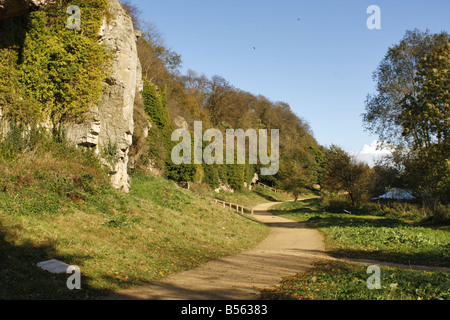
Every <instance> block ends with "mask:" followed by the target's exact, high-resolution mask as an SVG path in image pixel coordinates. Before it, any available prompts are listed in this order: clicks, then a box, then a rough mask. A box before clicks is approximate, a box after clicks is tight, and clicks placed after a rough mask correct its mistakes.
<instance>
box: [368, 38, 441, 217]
mask: <svg viewBox="0 0 450 320" xmlns="http://www.w3.org/2000/svg"><path fill="white" fill-rule="evenodd" d="M449 43H450V36H449V35H448V34H447V33H445V32H442V33H440V34H430V33H429V32H419V31H417V30H415V31H409V32H408V33H407V34H406V36H405V38H404V39H403V40H402V41H401V42H400V44H398V45H396V46H394V47H393V48H390V49H389V51H388V54H387V55H386V57H385V59H384V60H383V61H382V63H381V64H380V67H379V68H378V70H377V73H376V74H375V80H377V82H378V87H377V89H378V95H375V96H369V98H368V100H367V104H366V109H367V113H366V114H365V115H364V121H365V123H366V125H367V127H368V129H369V130H371V131H372V132H376V133H378V134H379V135H380V136H381V137H382V138H385V139H386V140H388V141H389V142H395V143H396V144H397V145H398V146H399V148H401V149H403V150H407V152H405V153H404V156H403V157H401V158H399V161H398V162H399V163H401V164H402V166H403V167H404V169H405V170H404V172H405V174H406V178H407V181H409V187H411V188H412V189H413V190H415V191H416V193H417V195H418V196H419V197H421V198H422V200H423V201H424V202H425V203H426V204H428V205H429V206H430V207H432V208H433V209H434V208H436V207H437V205H438V204H439V203H441V202H448V194H449V189H450V188H449V180H450V179H449V176H450V167H449V158H450V156H449V154H450V141H449V132H450V118H449V114H450V104H449V99H450V93H449V92H450V77H449V72H450V71H449V70H450V45H449Z"/></svg>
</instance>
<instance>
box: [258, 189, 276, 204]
mask: <svg viewBox="0 0 450 320" xmlns="http://www.w3.org/2000/svg"><path fill="white" fill-rule="evenodd" d="M254 192H255V193H256V194H257V195H259V196H261V197H263V198H264V199H266V200H269V201H270V202H278V201H280V199H276V198H275V197H273V196H271V195H269V194H266V193H264V192H263V191H262V190H260V189H256V190H255V191H254Z"/></svg>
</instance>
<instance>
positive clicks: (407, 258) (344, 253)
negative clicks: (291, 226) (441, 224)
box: [271, 199, 450, 267]
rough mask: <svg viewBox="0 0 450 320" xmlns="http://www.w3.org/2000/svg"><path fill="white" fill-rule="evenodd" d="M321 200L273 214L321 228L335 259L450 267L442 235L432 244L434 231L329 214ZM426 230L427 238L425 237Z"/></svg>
mask: <svg viewBox="0 0 450 320" xmlns="http://www.w3.org/2000/svg"><path fill="white" fill-rule="evenodd" d="M317 201H318V200H316V199H314V200H307V201H303V202H301V203H298V204H295V205H291V204H289V205H284V209H280V208H278V209H277V208H275V209H274V210H271V213H272V214H275V215H283V216H287V217H288V218H292V219H294V220H298V221H301V222H303V223H304V224H305V225H306V226H308V227H311V228H315V229H320V230H321V231H322V232H324V233H325V234H326V235H327V238H329V241H327V242H328V248H329V249H328V250H327V254H329V255H330V256H332V257H335V258H352V259H366V260H376V261H383V262H393V263H400V264H406V265H408V264H410V265H423V266H439V267H449V266H450V254H449V252H450V243H448V241H447V242H446V241H445V238H442V234H439V237H441V239H444V240H440V242H439V241H437V242H436V243H435V244H428V243H427V241H428V239H429V238H433V237H434V234H429V233H428V232H427V231H426V230H425V231H424V230H423V229H421V230H417V231H416V229H415V226H412V225H410V224H408V223H406V222H404V221H401V220H397V219H389V218H383V217H379V216H359V215H349V214H341V213H340V214H336V213H329V212H326V211H324V210H321V208H320V207H319V206H318V204H319V203H318V202H317ZM336 227H338V228H339V229H336ZM336 230H337V231H336ZM336 232H337V233H336ZM424 232H425V235H426V236H425V237H426V238H425V239H422V238H421V236H422V233H424ZM436 236H438V234H436ZM342 239H345V240H342ZM352 239H354V241H352Z"/></svg>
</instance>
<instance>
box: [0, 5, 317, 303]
mask: <svg viewBox="0 0 450 320" xmlns="http://www.w3.org/2000/svg"><path fill="white" fill-rule="evenodd" d="M17 3H18V2H17V1H14V0H9V1H7V0H5V1H0V30H1V33H0V71H1V74H2V75H5V76H3V77H2V78H1V79H0V169H1V170H0V204H1V205H0V251H1V256H2V259H0V268H1V270H2V271H3V275H4V277H3V278H2V281H1V285H0V298H1V299H55V298H58V299H60V298H62V299H68V298H79V299H91V298H95V297H99V296H102V295H107V294H108V293H110V292H111V291H114V290H117V289H123V288H126V287H128V286H131V285H138V284H142V283H144V282H148V281H152V280H157V279H161V278H163V277H166V276H168V275H170V274H172V273H175V272H179V271H181V270H185V269H189V268H192V267H194V266H197V265H199V264H201V263H203V262H205V261H209V260H212V259H216V258H218V257H221V256H224V255H229V254H231V253H236V252H240V251H242V250H244V249H248V248H251V247H252V246H254V245H255V244H257V243H258V242H259V241H261V240H262V239H263V238H264V237H265V236H266V235H267V233H268V229H267V227H265V226H263V225H261V224H259V223H257V222H255V221H253V220H252V219H249V218H248V217H242V216H240V215H238V214H236V213H232V212H230V211H228V210H225V209H223V208H221V207H220V206H217V205H215V204H213V203H212V202H211V201H210V198H212V197H218V198H222V199H225V200H229V201H239V202H240V203H243V204H244V205H247V206H253V205H256V204H258V203H263V202H267V201H269V200H268V199H270V200H277V199H280V200H281V199H285V198H278V197H279V196H280V195H278V194H272V193H270V192H267V191H259V192H256V193H255V192H250V191H249V190H248V187H249V186H250V184H251V183H252V181H253V183H254V182H255V181H257V180H258V179H260V181H263V182H265V183H266V184H270V185H272V186H275V187H278V188H282V187H286V188H288V189H289V186H290V184H289V183H290V180H289V179H290V178H292V176H293V172H297V173H298V175H297V176H296V177H297V178H298V177H299V176H302V177H303V178H304V179H303V181H304V183H303V184H302V185H301V188H298V190H297V191H299V190H303V189H304V188H310V187H311V185H312V184H314V183H318V182H320V176H321V173H320V170H321V169H320V168H321V157H322V147H321V146H319V145H318V144H317V142H316V141H315V139H314V137H313V136H312V133H311V131H310V129H309V127H308V125H307V123H306V122H305V121H304V120H302V119H300V118H299V117H297V116H296V115H295V114H294V113H293V112H292V111H291V109H290V107H289V105H288V104H286V103H283V102H272V101H270V100H269V99H267V98H265V97H264V96H260V95H259V96H255V95H253V94H250V93H248V92H244V91H242V90H240V89H238V88H235V87H233V86H232V85H231V84H230V83H228V82H227V81H226V80H225V79H223V78H222V77H220V76H214V77H212V78H211V79H207V78H206V77H205V76H201V75H198V74H196V73H195V72H194V71H190V72H189V73H188V74H187V75H182V74H180V72H179V71H178V68H179V64H180V63H181V57H180V56H179V55H178V54H177V53H174V52H172V51H170V50H168V49H167V48H166V47H165V46H164V43H163V42H162V41H160V40H158V37H156V35H157V30H156V29H154V28H150V29H148V30H142V32H141V31H138V30H137V26H138V25H139V22H140V21H139V19H138V17H136V16H134V15H133V12H134V11H133V10H135V9H136V8H134V9H133V7H130V5H129V4H127V3H126V2H125V3H124V4H123V5H121V4H120V3H119V2H118V1H117V0H110V1H107V0H95V1H86V0H78V1H70V3H69V1H66V0H61V1H56V2H54V1H48V2H47V1H43V2H40V4H41V6H39V5H38V4H36V5H34V2H33V5H31V6H29V7H23V8H18V7H17V6H16V5H17ZM69 5H77V6H79V7H80V8H81V12H82V18H81V19H82V27H81V29H68V28H67V26H66V22H67V17H68V13H67V10H66V9H67V7H68V6H69ZM5 8H6V9H5ZM8 8H9V9H8ZM11 8H15V9H14V10H12V9H11ZM16 9H18V10H17V11H16ZM19 9H20V10H19ZM125 9H127V10H128V11H129V12H130V13H131V14H132V16H131V17H130V16H129V15H128V14H127V12H126V11H125ZM8 10H9V11H8ZM8 13H11V15H10V16H9V15H8ZM194 121H202V124H203V130H204V131H206V130H208V129H211V128H214V129H217V130H219V131H221V132H223V133H225V131H226V130H227V129H230V128H233V129H244V130H247V129H254V130H256V131H258V130H259V129H268V130H271V129H279V130H280V152H279V154H280V155H281V159H280V170H279V172H278V173H277V174H276V175H275V176H261V175H260V174H259V173H260V170H261V167H264V165H263V164H262V163H258V164H249V162H248V155H247V156H246V160H247V161H246V164H240V165H229V164H214V165H207V164H200V165H190V166H189V165H175V164H174V163H173V162H172V161H171V158H170V154H171V150H172V148H173V147H174V142H173V141H171V134H172V132H173V131H174V130H175V129H177V128H184V129H187V130H189V131H190V132H192V130H193V125H194ZM269 132H270V131H269ZM269 150H270V148H269ZM225 151H226V150H225V149H224V150H223V152H224V153H225ZM217 152H221V151H217ZM255 174H256V175H255ZM255 178H256V180H255ZM186 182H188V183H189V186H190V190H186V189H183V188H181V187H179V185H186ZM220 187H222V188H225V189H233V190H234V191H236V192H235V193H233V194H231V193H223V192H222V191H221V193H220V194H217V193H215V192H214V191H213V190H214V189H217V188H220ZM50 259H59V260H61V261H64V262H66V263H68V264H71V265H77V266H79V267H80V268H81V270H82V277H83V278H82V279H83V280H82V285H83V289H85V290H82V291H81V292H77V291H73V292H72V291H70V290H67V289H66V287H65V281H66V280H67V275H65V274H63V275H51V274H49V273H47V272H45V271H42V270H40V269H39V268H37V267H36V263H38V262H40V261H45V260H50ZM29 279H31V280H32V281H28V280H29Z"/></svg>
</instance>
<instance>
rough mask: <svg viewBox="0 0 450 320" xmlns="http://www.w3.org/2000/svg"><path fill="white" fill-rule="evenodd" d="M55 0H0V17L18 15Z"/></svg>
mask: <svg viewBox="0 0 450 320" xmlns="http://www.w3.org/2000/svg"><path fill="white" fill-rule="evenodd" d="M55 1H56V0H0V19H6V18H11V17H15V16H20V15H22V14H25V13H28V12H30V11H33V10H37V9H39V7H41V6H44V5H46V4H48V3H52V2H55Z"/></svg>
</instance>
